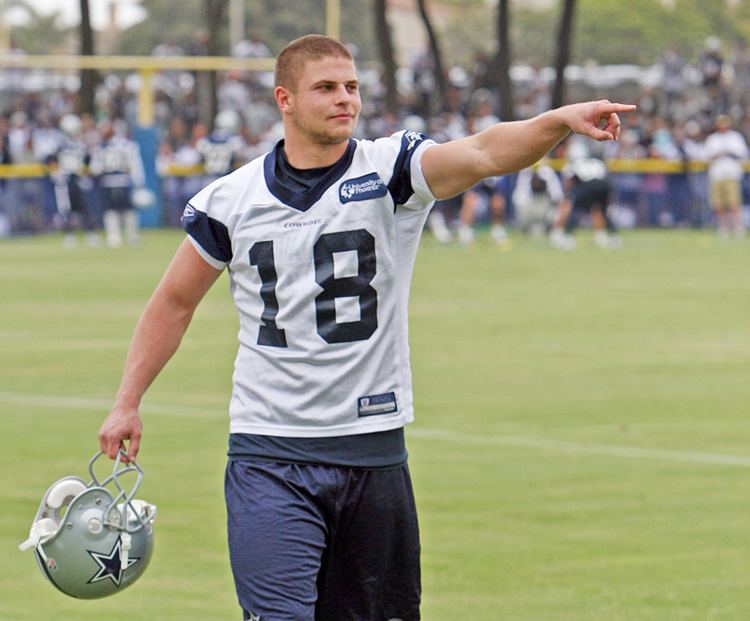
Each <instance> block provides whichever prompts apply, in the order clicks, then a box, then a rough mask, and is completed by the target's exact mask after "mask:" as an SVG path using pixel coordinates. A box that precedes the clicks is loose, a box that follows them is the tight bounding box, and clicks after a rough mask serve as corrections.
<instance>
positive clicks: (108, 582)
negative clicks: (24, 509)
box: [19, 451, 156, 599]
mask: <svg viewBox="0 0 750 621" xmlns="http://www.w3.org/2000/svg"><path fill="white" fill-rule="evenodd" d="M101 455H102V453H101V452H100V453H97V454H96V455H94V456H93V457H92V458H91V460H90V461H89V466H88V470H89V474H90V475H91V482H89V483H86V482H84V480H83V479H81V478H79V477H76V476H67V477H64V478H62V479H60V480H59V481H57V482H56V483H54V484H52V486H50V488H49V489H48V490H47V491H46V492H45V493H44V496H43V497H42V502H41V504H40V505H39V509H38V510H37V513H36V516H35V517H34V521H33V522H32V525H31V531H30V532H29V537H28V539H26V541H24V542H23V543H22V544H21V545H20V546H19V548H20V549H21V550H27V549H29V548H34V554H35V556H36V559H37V561H38V563H39V567H40V568H41V570H42V573H43V574H44V576H45V577H46V578H47V579H48V580H49V581H50V582H51V583H52V584H53V585H54V586H56V587H57V588H58V589H59V590H60V591H62V592H63V593H65V594H66V595H70V596H71V597H77V598H81V599H95V598H99V597H106V596H107V595H112V594H114V593H117V592H119V591H122V590H123V589H125V588H126V587H128V586H130V585H131V584H133V582H135V581H136V580H137V579H138V578H139V577H140V576H141V574H143V572H144V571H145V570H146V567H147V566H148V564H149V561H150V560H151V554H152V552H153V546H154V542H153V528H152V522H153V521H154V518H155V517H156V507H155V506H154V505H152V504H149V503H147V502H144V501H143V500H136V499H135V493H136V492H137V491H138V488H139V487H140V485H141V481H142V479H143V471H142V470H141V469H140V467H139V466H138V465H137V464H136V463H134V462H133V463H126V462H125V461H124V459H125V454H124V453H123V452H122V451H120V453H119V454H118V456H117V459H116V460H115V465H114V468H113V470H112V474H111V475H109V476H108V477H106V478H104V479H102V480H101V481H100V480H99V479H98V478H97V476H96V474H95V473H94V463H95V462H96V460H97V459H98V458H99V457H100V456H101ZM128 473H135V482H134V483H133V484H132V488H131V489H130V491H129V492H128V491H127V490H126V489H125V488H124V487H123V481H122V477H123V475H127V474H128ZM131 476H132V475H131ZM126 478H129V477H126ZM110 489H111V490H112V491H110Z"/></svg>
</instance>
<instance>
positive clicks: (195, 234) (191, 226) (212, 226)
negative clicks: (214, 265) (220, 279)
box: [180, 205, 232, 263]
mask: <svg viewBox="0 0 750 621" xmlns="http://www.w3.org/2000/svg"><path fill="white" fill-rule="evenodd" d="M180 222H181V223H182V228H183V229H185V231H186V232H187V234H188V235H190V237H192V238H193V239H194V240H195V241H197V242H198V243H199V244H200V246H201V248H203V249H204V250H205V251H206V252H207V253H208V254H210V255H211V256H212V257H213V258H214V259H216V260H217V261H221V262H223V263H229V261H231V260H232V241H231V240H230V239H229V231H228V230H227V227H226V225H225V224H224V223H222V222H219V221H218V220H215V219H214V218H210V217H209V216H208V215H206V214H205V213H203V212H202V211H198V210H197V209H195V208H194V207H193V206H192V205H188V206H187V207H186V208H185V211H184V213H183V214H182V218H181V219H180Z"/></svg>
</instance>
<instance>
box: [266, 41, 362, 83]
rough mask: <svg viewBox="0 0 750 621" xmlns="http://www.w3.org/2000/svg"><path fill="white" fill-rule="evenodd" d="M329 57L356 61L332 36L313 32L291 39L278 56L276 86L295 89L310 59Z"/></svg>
mask: <svg viewBox="0 0 750 621" xmlns="http://www.w3.org/2000/svg"><path fill="white" fill-rule="evenodd" d="M329 57H340V58H348V59H349V60H351V61H352V62H354V59H353V58H352V55H351V52H349V50H348V49H347V48H346V46H345V45H344V44H343V43H341V41H337V40H336V39H334V38H332V37H328V36H326V35H319V34H311V35H305V36H304V37H299V38H298V39H295V40H294V41H291V42H290V43H288V44H287V45H286V46H285V47H284V49H283V50H281V52H280V53H279V55H278V56H277V57H276V69H275V72H274V79H275V84H276V86H283V87H284V88H288V89H289V90H292V91H293V90H294V89H295V88H296V87H297V83H298V82H299V78H300V76H301V75H302V71H303V69H304V66H305V63H306V62H307V61H308V60H320V59H322V58H329Z"/></svg>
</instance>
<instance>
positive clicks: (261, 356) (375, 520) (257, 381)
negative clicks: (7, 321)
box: [99, 35, 634, 621]
mask: <svg viewBox="0 0 750 621" xmlns="http://www.w3.org/2000/svg"><path fill="white" fill-rule="evenodd" d="M276 85H277V86H276V88H275V91H274V93H275V97H276V103H277V105H278V108H279V110H280V112H281V116H282V119H283V123H284V130H285V138H284V140H283V141H281V142H280V143H279V144H277V145H276V147H275V149H274V150H273V151H271V152H270V153H269V154H267V155H266V156H264V157H260V158H258V159H256V160H254V161H253V162H251V163H249V164H247V165H245V166H243V167H242V168H240V169H239V170H237V171H235V172H233V173H232V174H230V175H228V176H226V177H223V178H221V179H219V180H218V181H216V182H214V183H212V184H211V185H209V186H208V187H207V188H205V189H204V190H202V191H201V192H199V193H198V194H197V195H196V196H195V197H194V198H193V199H192V200H191V202H190V204H189V205H188V206H187V208H186V209H185V215H184V216H183V223H184V226H185V228H186V230H187V232H188V239H186V240H185V241H184V242H183V243H182V244H181V246H180V247H179V249H178V250H177V252H176V255H175V257H174V258H173V260H172V263H171V264H170V266H169V267H168V269H167V272H166V274H165V275H164V277H163V279H162V281H161V282H160V284H159V285H158V287H157V289H156V291H155V293H154V294H153V296H152V298H151V299H150V301H149V303H148V305H147V307H146V309H145V311H144V313H143V315H142V317H141V319H140V320H139V322H138V325H137V327H136V331H135V335H134V337H133V341H132V343H131V346H130V350H129V352H128V356H127V360H126V364H125V371H124V375H123V379H122V383H121V385H120V389H119V391H118V394H117V398H116V401H115V405H114V408H113V410H112V411H111V412H110V414H109V416H108V417H107V419H106V420H105V421H104V423H103V424H102V427H101V429H100V431H99V442H100V446H101V449H102V450H103V451H105V452H106V453H107V454H108V455H109V456H110V457H111V458H113V459H114V458H115V456H116V454H117V451H118V449H119V448H121V447H123V448H125V446H126V445H125V441H126V440H129V444H128V447H127V449H128V458H129V459H131V460H134V459H135V458H136V455H137V453H138V447H139V444H140V439H141V430H142V423H141V419H140V416H139V415H138V406H139V403H140V400H141V398H142V396H143V394H144V392H145V391H146V389H147V387H148V386H149V384H151V382H152V381H153V380H154V378H155V377H156V376H157V374H158V373H159V371H160V370H161V368H162V367H163V366H164V364H165V363H166V362H167V360H168V359H169V358H170V357H171V356H172V354H173V353H174V352H175V350H176V349H177V347H178V345H179V342H180V339H181V337H182V335H183V334H184V332H185V330H186V328H187V326H188V324H189V323H190V319H191V317H192V314H193V311H194V310H195V308H196V306H197V305H198V303H199V302H200V300H201V298H202V297H203V296H204V294H205V293H206V292H207V291H208V289H209V288H210V287H211V285H212V284H213V283H214V282H215V281H216V279H217V278H218V276H219V274H220V273H221V271H222V270H223V269H224V268H227V269H228V270H229V275H230V278H231V289H232V294H233V296H234V301H235V303H236V306H237V309H238V312H239V315H240V335H239V340H240V345H239V352H238V354H237V358H236V362H235V370H234V381H233V392H232V399H231V402H230V440H229V463H228V465H227V473H226V485H225V492H226V502H227V512H228V531H229V549H230V557H231V562H232V570H233V574H234V579H235V585H236V588H237V593H238V597H239V601H240V604H241V606H242V608H243V611H244V617H245V619H261V620H262V621H276V620H282V619H285V620H286V619H295V620H312V619H317V620H319V621H321V620H322V621H335V620H337V619H341V620H344V619H347V620H350V619H367V620H370V621H375V620H382V621H386V620H389V619H401V620H403V621H411V620H414V619H419V601H420V574H419V572H420V568H419V551H420V548H419V536H418V530H417V518H416V511H415V505H414V498H413V495H412V488H411V482H410V479H409V472H408V468H407V463H406V457H407V453H406V448H405V445H404V433H403V427H404V425H405V424H406V423H408V422H410V421H411V420H412V418H413V412H412V394H411V374H410V369H409V349H408V342H407V298H408V290H409V283H410V279H411V273H412V266H413V263H414V258H415V255H416V250H417V245H418V243H419V239H420V235H421V232H422V228H423V225H424V222H425V220H426V218H427V214H428V211H429V208H430V206H431V205H432V203H433V201H434V200H435V199H436V198H443V197H448V196H452V195H455V194H458V193H459V192H462V191H463V190H466V189H467V188H469V187H471V186H473V185H474V184H476V183H477V182H478V181H479V180H480V179H482V178H484V177H488V176H493V175H501V174H505V173H508V172H511V171H514V170H517V169H519V168H523V167H525V166H528V165H530V164H532V163H533V162H535V161H536V160H538V159H539V158H540V157H542V155H544V154H545V153H546V152H547V151H548V150H549V149H550V148H551V147H552V146H554V145H555V144H556V143H557V142H558V141H560V140H561V139H562V138H563V137H564V136H565V135H567V134H568V132H570V131H571V130H573V131H577V132H581V133H584V134H587V135H589V136H593V137H594V138H597V139H600V140H612V139H615V138H616V137H617V135H618V134H619V132H620V121H619V119H618V117H617V113H618V112H626V111H630V110H633V109H634V107H633V106H626V105H620V104H612V103H609V102H606V101H601V102H594V103H587V104H580V105H574V106H570V107H567V108H562V109H560V110H556V111H552V112H548V113H546V114H544V115H542V116H540V117H537V118H536V119H533V120H530V121H523V122H519V123H507V124H506V123H503V124H498V125H495V126H493V127H491V128H489V129H487V130H485V131H483V132H481V133H479V134H477V135H475V136H471V137H468V138H465V139H461V140H458V141H455V142H449V143H445V144H442V145H435V144H434V143H432V142H431V141H430V140H428V139H426V138H425V137H424V136H423V135H421V134H417V133H415V132H400V133H397V134H394V135H393V136H391V137H390V138H384V139H381V140H376V141H374V142H370V141H356V140H353V139H352V138H351V136H352V132H353V130H354V127H355V124H356V122H357V117H358V115H359V112H360V107H361V101H360V96H359V84H358V81H357V75H356V71H355V68H354V63H353V61H352V58H351V55H350V54H349V52H348V51H347V49H346V48H345V47H344V46H343V45H341V44H340V43H339V42H337V41H335V40H333V39H330V38H328V37H324V36H319V35H309V36H305V37H302V38H300V39H297V40H295V41H293V42H292V43H290V44H289V45H288V46H287V47H286V48H285V49H284V50H283V51H282V52H281V54H280V55H279V57H278V59H277V65H276Z"/></svg>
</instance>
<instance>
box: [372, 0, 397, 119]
mask: <svg viewBox="0 0 750 621" xmlns="http://www.w3.org/2000/svg"><path fill="white" fill-rule="evenodd" d="M387 5H388V3H387V2H386V0H374V2H373V9H374V11H375V15H374V17H375V38H376V40H377V45H378V49H379V50H380V59H381V61H382V66H383V70H382V80H383V84H384V85H385V109H386V110H387V111H388V112H391V113H393V114H396V113H397V112H398V90H397V86H396V57H395V54H394V52H393V39H392V36H391V28H390V25H389V24H388V6H387Z"/></svg>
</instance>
